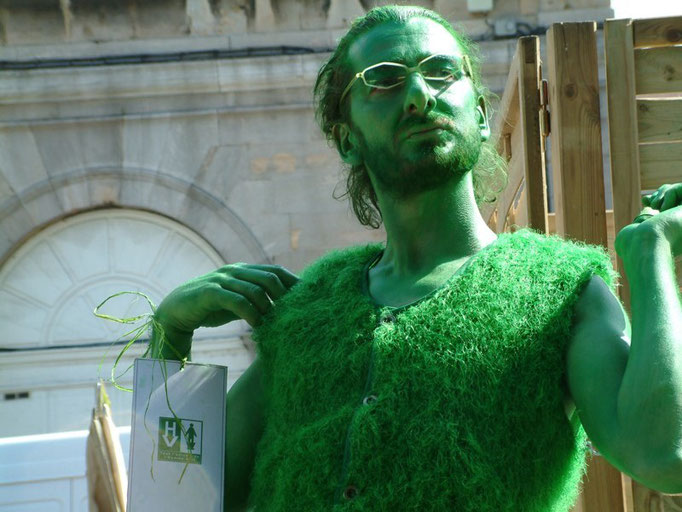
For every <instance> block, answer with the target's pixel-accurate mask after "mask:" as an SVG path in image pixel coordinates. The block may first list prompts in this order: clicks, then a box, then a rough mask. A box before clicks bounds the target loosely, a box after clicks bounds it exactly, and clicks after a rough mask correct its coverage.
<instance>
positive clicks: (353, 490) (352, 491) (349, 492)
mask: <svg viewBox="0 0 682 512" xmlns="http://www.w3.org/2000/svg"><path fill="white" fill-rule="evenodd" d="M357 495H358V488H357V487H355V486H354V485H349V486H348V487H346V488H345V489H344V490H343V497H344V498H345V499H347V500H352V499H353V498H355V497H356V496H357Z"/></svg>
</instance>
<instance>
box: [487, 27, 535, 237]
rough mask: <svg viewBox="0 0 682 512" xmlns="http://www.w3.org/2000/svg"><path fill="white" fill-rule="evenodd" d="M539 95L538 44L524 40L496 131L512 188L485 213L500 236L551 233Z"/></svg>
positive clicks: (530, 38)
mask: <svg viewBox="0 0 682 512" xmlns="http://www.w3.org/2000/svg"><path fill="white" fill-rule="evenodd" d="M541 90H542V69H541V65H540V40H539V38H538V37H537V36H530V37H522V38H520V39H519V40H518V43H517V46H516V52H515V53H514V57H513V59H512V63H511V67H510V71H509V75H508V77H507V83H506V86H505V90H504V94H503V96H502V100H501V102H500V111H499V115H498V117H497V122H496V124H495V126H494V129H493V143H494V144H495V146H496V147H497V150H498V152H499V153H500V154H501V155H502V156H504V158H505V159H506V160H507V162H508V184H507V187H506V188H505V190H504V192H503V193H502V194H501V195H500V197H499V198H498V201H497V202H496V203H495V204H494V205H485V206H483V207H482V208H481V213H482V215H483V218H484V219H485V220H486V222H487V223H488V225H489V226H490V227H491V228H492V229H493V230H494V231H495V232H498V233H499V232H501V231H505V230H509V229H513V228H514V226H529V227H531V228H533V229H536V230H538V231H541V232H547V229H548V220H547V187H546V182H545V181H546V180H545V148H544V143H543V141H544V137H543V136H542V132H543V128H544V125H543V126H541V120H542V119H544V118H543V117H542V116H539V113H540V112H541V110H542V105H541V92H540V91H541ZM545 96H546V95H545ZM524 189H525V190H524Z"/></svg>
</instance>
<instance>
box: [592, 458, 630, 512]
mask: <svg viewBox="0 0 682 512" xmlns="http://www.w3.org/2000/svg"><path fill="white" fill-rule="evenodd" d="M582 505H583V506H582V510H583V512H606V511H608V512H623V511H624V510H625V504H624V502H623V490H622V484H621V477H620V472H619V471H618V470H617V469H615V468H614V467H613V466H612V465H611V464H609V463H608V462H607V461H606V460H605V459H604V458H603V457H601V456H592V457H591V458H590V460H589V461H588V471H587V475H586V477H585V479H584V480H583V503H582Z"/></svg>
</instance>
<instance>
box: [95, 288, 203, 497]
mask: <svg viewBox="0 0 682 512" xmlns="http://www.w3.org/2000/svg"><path fill="white" fill-rule="evenodd" d="M122 295H134V296H136V297H142V298H144V299H145V300H146V301H147V304H148V305H149V308H150V309H151V313H146V314H143V315H137V316H131V317H126V318H119V317H116V316H113V315H108V314H106V313H100V309H101V308H102V307H103V306H104V305H105V304H106V303H107V302H109V301H110V300H111V299H114V298H116V297H120V296H122ZM155 313H156V305H155V304H154V301H152V299H150V298H149V296H148V295H147V294H145V293H142V292H139V291H123V292H118V293H114V294H113V295H109V296H108V297H107V298H106V299H104V300H103V301H102V302H100V303H99V304H98V305H97V307H95V309H94V310H93V314H94V315H95V316H96V317H97V318H101V319H103V320H109V321H111V322H116V323H119V324H134V323H136V322H139V321H141V320H144V322H143V323H142V324H141V325H139V326H137V327H135V328H133V329H131V330H130V331H128V332H126V333H124V334H123V335H121V336H120V337H119V338H118V339H117V340H116V341H118V340H121V339H125V338H128V337H129V336H131V338H130V340H129V341H128V342H127V343H126V344H125V345H124V347H123V348H122V349H121V351H120V352H119V353H118V355H117V356H116V360H115V361H114V365H113V367H112V368H111V383H112V384H113V385H114V386H115V387H116V389H119V390H121V391H127V392H129V393H130V392H132V391H133V389H132V388H127V387H124V386H121V385H120V384H119V383H118V382H117V381H116V379H117V377H116V368H117V367H118V364H119V362H120V361H121V359H122V358H123V356H124V355H125V353H126V352H127V351H128V350H129V349H130V347H132V346H133V344H134V343H135V342H136V341H137V340H139V339H140V338H141V337H142V335H143V334H145V333H147V332H149V331H152V332H155V333H156V335H157V336H156V339H157V343H158V344H159V350H158V353H159V355H160V354H163V348H164V347H165V346H168V348H170V349H171V352H173V354H174V355H175V356H176V357H177V358H178V360H179V361H180V371H182V370H184V368H185V364H186V363H187V357H182V356H181V355H180V353H179V352H178V351H177V350H176V349H175V347H174V346H173V345H172V344H171V343H169V342H168V340H167V338H166V335H165V331H164V329H163V326H162V325H161V324H160V323H159V322H157V321H156V319H155V318H154V314H155ZM114 343H115V342H114ZM114 343H112V344H111V345H110V346H109V347H108V348H107V350H106V351H105V353H104V355H103V356H102V360H101V361H100V364H99V368H98V373H101V368H102V364H103V363H104V359H105V358H106V356H107V354H108V353H109V350H110V349H111V347H112V346H113V345H114ZM151 349H152V346H151V343H150V344H149V345H147V348H146V349H145V351H144V353H143V354H142V357H143V358H146V357H148V356H149V354H150V352H151ZM159 359H160V363H161V374H162V375H163V387H164V392H165V396H166V405H167V406H168V409H169V410H170V412H171V414H172V415H173V419H174V420H175V421H176V422H177V423H178V425H180V429H181V432H182V434H183V435H184V436H185V440H187V438H188V434H187V429H185V427H184V426H183V424H182V421H180V417H178V415H177V414H176V413H175V410H174V409H173V407H172V406H171V403H170V397H169V396H168V367H167V365H166V359H165V358H164V357H163V356H161V355H160V356H159ZM154 364H156V363H154ZM132 367H133V365H132V364H131V365H130V366H128V367H127V368H126V369H125V371H124V372H123V373H121V374H120V375H119V376H118V378H121V377H123V376H124V375H125V374H126V373H128V371H130V369H131V368H132ZM153 379H154V367H153V366H152V385H151V386H150V390H149V396H148V397H147V404H146V406H145V410H144V416H143V424H144V428H145V430H146V431H147V435H149V438H150V439H151V441H152V454H151V457H152V460H151V466H150V469H149V471H150V474H151V477H152V480H154V481H156V479H155V478H154V454H155V453H156V440H155V436H154V435H153V434H152V432H151V430H150V429H149V427H148V425H147V411H148V410H149V404H150V402H151V394H152V391H153V390H154V381H153ZM189 464H190V463H189V461H187V462H186V463H185V467H184V468H183V470H182V473H181V474H180V478H179V479H178V484H180V483H181V482H182V478H183V477H184V476H185V472H186V471H187V468H188V467H189Z"/></svg>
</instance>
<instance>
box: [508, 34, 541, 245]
mask: <svg viewBox="0 0 682 512" xmlns="http://www.w3.org/2000/svg"><path fill="white" fill-rule="evenodd" d="M516 53H517V54H518V55H519V104H520V112H519V124H520V126H521V128H522V130H521V133H522V141H521V145H522V151H523V169H524V178H525V183H526V189H525V202H524V203H523V207H524V208H525V211H524V212H523V213H522V214H519V216H518V218H519V219H521V220H519V221H518V222H520V223H524V224H526V223H527V225H528V226H529V227H531V228H533V229H536V230H538V231H540V232H541V233H546V232H547V183H546V179H545V154H544V151H543V150H542V146H543V144H542V137H543V135H542V133H541V132H540V86H541V83H540V82H541V80H542V77H541V74H540V73H541V71H540V38H539V37H537V36H531V37H522V38H520V39H519V41H518V43H517V47H516Z"/></svg>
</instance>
